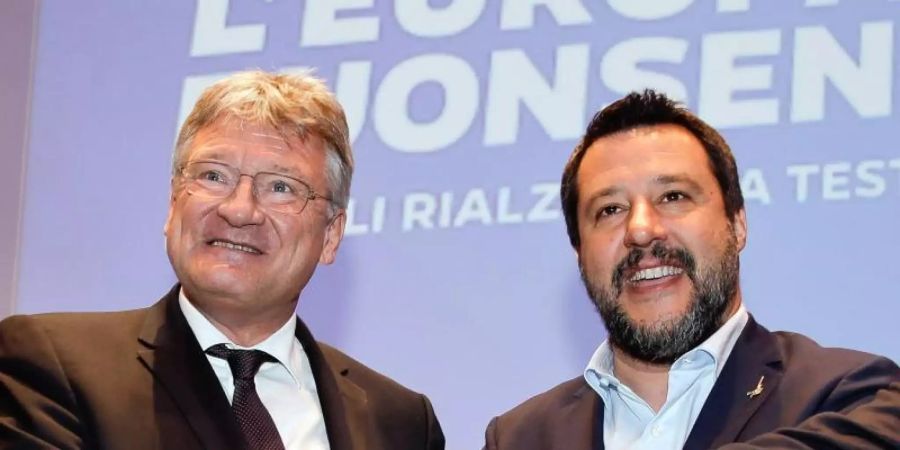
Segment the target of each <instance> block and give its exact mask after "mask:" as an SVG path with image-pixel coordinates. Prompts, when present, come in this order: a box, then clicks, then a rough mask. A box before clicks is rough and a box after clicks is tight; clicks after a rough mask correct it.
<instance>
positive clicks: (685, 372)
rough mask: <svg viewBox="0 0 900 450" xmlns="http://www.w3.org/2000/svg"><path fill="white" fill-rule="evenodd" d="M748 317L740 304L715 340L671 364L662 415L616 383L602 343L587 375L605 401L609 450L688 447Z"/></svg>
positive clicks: (609, 350) (606, 346)
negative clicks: (685, 445) (688, 440)
mask: <svg viewBox="0 0 900 450" xmlns="http://www.w3.org/2000/svg"><path fill="white" fill-rule="evenodd" d="M748 318H749V316H748V314H747V310H746V308H744V305H743V304H742V305H741V306H740V308H739V309H738V310H737V312H736V313H735V314H734V315H732V316H731V317H730V318H729V319H728V320H727V321H726V322H725V323H724V324H723V325H722V326H721V327H720V328H719V329H718V330H716V332H715V333H713V335H712V336H710V337H709V338H708V339H707V340H706V341H704V342H703V343H702V344H700V345H698V346H697V347H696V348H694V349H693V350H691V351H689V352H687V353H685V354H684V355H681V357H680V358H678V359H677V360H676V361H675V363H673V364H672V367H671V369H669V388H668V393H667V394H666V402H665V403H664V404H663V405H662V408H660V410H659V412H658V413H657V412H654V411H653V408H651V407H650V405H649V404H648V403H647V402H646V401H644V399H642V398H641V397H639V396H638V395H637V394H636V393H635V392H634V391H632V390H631V389H630V388H629V387H628V386H626V385H625V384H623V383H622V382H621V381H619V379H618V378H616V376H615V375H614V370H613V365H614V364H613V353H612V348H610V345H609V342H608V341H604V342H603V343H602V344H600V347H599V348H598V349H597V351H596V352H594V356H593V357H592V358H591V361H590V363H588V366H587V369H585V371H584V378H585V380H586V381H587V383H588V384H589V385H590V386H591V387H592V388H593V389H594V391H596V392H597V394H599V395H600V398H601V399H603V405H604V415H603V442H604V445H605V446H606V448H608V449H610V450H619V449H631V450H638V449H647V450H650V449H652V450H659V449H680V448H682V447H684V443H685V441H687V438H688V435H690V432H691V428H693V427H694V422H696V420H697V416H699V415H700V410H701V409H702V408H703V403H704V402H706V398H707V397H708V396H709V393H710V391H712V388H713V385H714V384H715V382H716V379H717V378H718V376H719V374H720V373H722V368H723V367H724V365H725V361H727V360H728V355H730V354H731V350H732V349H733V348H734V344H735V343H736V342H737V339H738V336H740V334H741V331H742V330H743V329H744V326H745V325H746V324H747V320H748Z"/></svg>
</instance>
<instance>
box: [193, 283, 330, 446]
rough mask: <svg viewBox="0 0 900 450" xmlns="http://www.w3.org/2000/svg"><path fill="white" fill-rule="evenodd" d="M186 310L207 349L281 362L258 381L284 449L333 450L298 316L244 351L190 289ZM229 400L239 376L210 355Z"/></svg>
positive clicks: (265, 369)
mask: <svg viewBox="0 0 900 450" xmlns="http://www.w3.org/2000/svg"><path fill="white" fill-rule="evenodd" d="M178 303H179V305H181V311H182V312H183V313H184V318H185V319H187V323H188V326H190V327H191V330H192V331H193V332H194V336H196V337H197V342H199V343H200V347H201V348H203V349H204V350H206V349H208V348H210V347H212V346H213V345H216V344H225V346H227V347H228V348H231V349H242V350H248V349H253V350H262V351H264V352H266V353H268V354H270V355H272V357H274V358H275V359H277V360H278V362H265V363H263V364H262V366H260V368H259V372H257V373H256V377H255V378H254V381H255V382H256V392H257V394H259V398H260V400H262V403H263V405H265V407H266V409H267V410H269V415H271V416H272V420H273V421H274V422H275V427H276V428H277V429H278V434H279V435H280V436H281V440H282V442H284V447H285V449H287V450H290V449H298V450H299V449H304V450H329V445H328V435H327V434H326V432H325V419H324V416H323V415H322V406H321V403H319V394H318V392H317V391H316V383H315V380H314V378H313V374H312V369H311V368H310V365H309V359H308V358H307V357H306V352H304V351H303V346H302V345H300V341H298V340H297V338H296V336H294V330H295V329H296V327H297V317H296V316H291V318H290V319H289V320H288V321H287V323H285V324H284V325H283V326H282V327H281V328H280V329H279V330H278V331H276V332H275V333H274V334H272V335H271V336H269V337H268V338H266V340H264V341H262V342H260V343H259V344H256V345H254V346H253V347H249V348H247V347H241V346H239V345H236V344H235V343H233V342H231V340H230V339H228V338H227V337H225V335H224V334H222V332H221V331H219V330H218V329H217V328H216V327H215V326H213V324H212V323H210V322H209V320H208V319H207V318H206V317H205V316H204V315H203V314H202V313H201V312H200V311H198V310H197V308H196V307H194V305H193V304H191V302H190V301H188V299H187V297H185V295H184V290H183V289H182V290H181V293H180V294H179V297H178ZM206 359H207V360H208V361H209V364H210V365H211V366H212V368H213V371H215V373H216V377H217V378H218V379H219V383H220V384H221V385H222V390H223V391H225V396H226V397H228V402H229V403H231V401H232V398H233V397H234V378H233V377H232V376H231V368H230V367H229V366H228V361H227V360H225V359H221V358H216V357H215V356H211V355H206Z"/></svg>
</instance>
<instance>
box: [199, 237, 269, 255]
mask: <svg viewBox="0 0 900 450" xmlns="http://www.w3.org/2000/svg"><path fill="white" fill-rule="evenodd" d="M208 244H209V245H211V246H213V247H221V248H227V249H229V250H237V251H239V252H245V253H250V254H252V255H262V251H261V250H259V249H258V248H256V247H252V246H249V245H247V244H238V243H236V242H230V241H224V240H221V239H213V240H211V241H209V242H208Z"/></svg>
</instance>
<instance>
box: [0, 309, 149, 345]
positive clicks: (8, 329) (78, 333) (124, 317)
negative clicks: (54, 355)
mask: <svg viewBox="0 0 900 450" xmlns="http://www.w3.org/2000/svg"><path fill="white" fill-rule="evenodd" d="M147 311H148V308H142V309H132V310H125V311H109V312H55V313H40V314H22V315H13V316H10V317H7V318H5V319H3V320H2V321H0V334H2V335H4V336H10V335H19V334H25V335H28V334H41V335H44V336H46V337H47V338H49V339H51V340H54V341H56V340H61V341H67V340H70V339H76V340H80V339H79V338H85V337H91V339H94V340H96V339H103V338H113V337H115V336H120V335H124V334H128V335H136V334H137V332H138V331H139V330H140V327H141V325H142V324H143V321H144V318H145V317H146V314H147ZM98 342H103V341H98Z"/></svg>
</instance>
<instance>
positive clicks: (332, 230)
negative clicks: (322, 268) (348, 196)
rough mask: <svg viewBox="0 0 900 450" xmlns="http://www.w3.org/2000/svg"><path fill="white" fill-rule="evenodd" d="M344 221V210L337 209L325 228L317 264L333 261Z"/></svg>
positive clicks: (342, 233) (345, 216)
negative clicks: (323, 240)
mask: <svg viewBox="0 0 900 450" xmlns="http://www.w3.org/2000/svg"><path fill="white" fill-rule="evenodd" d="M346 223H347V214H346V211H344V210H343V209H338V210H337V213H335V215H334V217H332V218H331V221H330V222H329V223H328V225H327V227H326V228H325V242H324V243H323V245H322V254H321V255H319V264H331V263H333V262H334V260H335V258H336V256H337V250H338V247H339V246H340V245H341V239H343V238H344V225H346Z"/></svg>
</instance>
